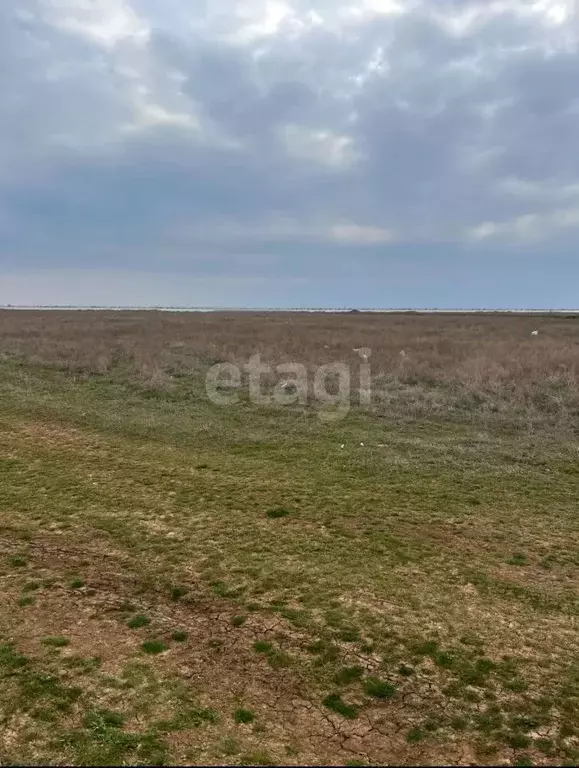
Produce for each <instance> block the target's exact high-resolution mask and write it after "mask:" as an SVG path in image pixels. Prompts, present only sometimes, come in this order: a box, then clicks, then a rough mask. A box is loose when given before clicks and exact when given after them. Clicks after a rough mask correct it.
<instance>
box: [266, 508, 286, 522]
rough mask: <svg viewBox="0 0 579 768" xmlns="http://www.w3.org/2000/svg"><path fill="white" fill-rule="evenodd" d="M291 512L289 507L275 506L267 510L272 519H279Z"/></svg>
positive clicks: (267, 514)
mask: <svg viewBox="0 0 579 768" xmlns="http://www.w3.org/2000/svg"><path fill="white" fill-rule="evenodd" d="M289 514H290V511H289V509H286V508H285V507H274V508H273V509H268V511H267V512H266V516H267V517H269V518H270V520H277V519H278V518H280V517H287V516H288V515H289Z"/></svg>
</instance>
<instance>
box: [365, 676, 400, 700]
mask: <svg viewBox="0 0 579 768" xmlns="http://www.w3.org/2000/svg"><path fill="white" fill-rule="evenodd" d="M364 690H365V691H366V693H367V694H368V696H374V698H376V699H391V698H392V697H393V696H395V694H396V688H395V687H394V686H393V685H392V684H391V683H388V682H386V681H385V680H379V679H378V678H376V677H369V678H367V679H366V680H364Z"/></svg>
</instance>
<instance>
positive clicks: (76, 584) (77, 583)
mask: <svg viewBox="0 0 579 768" xmlns="http://www.w3.org/2000/svg"><path fill="white" fill-rule="evenodd" d="M81 587H84V581H83V580H82V579H71V581H70V588H71V589H80V588H81Z"/></svg>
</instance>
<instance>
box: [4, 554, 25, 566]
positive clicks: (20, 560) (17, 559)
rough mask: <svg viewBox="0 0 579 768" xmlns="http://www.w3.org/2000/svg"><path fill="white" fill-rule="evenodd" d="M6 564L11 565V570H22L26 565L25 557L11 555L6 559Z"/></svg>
mask: <svg viewBox="0 0 579 768" xmlns="http://www.w3.org/2000/svg"><path fill="white" fill-rule="evenodd" d="M8 564H9V565H11V566H12V567H13V568H24V567H25V566H26V564H27V560H26V558H25V557H22V556H21V555H11V556H10V557H9V558H8Z"/></svg>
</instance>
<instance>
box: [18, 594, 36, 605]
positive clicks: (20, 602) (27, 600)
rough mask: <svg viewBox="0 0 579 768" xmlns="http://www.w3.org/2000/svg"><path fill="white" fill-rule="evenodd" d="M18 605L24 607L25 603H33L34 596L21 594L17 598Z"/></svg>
mask: <svg viewBox="0 0 579 768" xmlns="http://www.w3.org/2000/svg"><path fill="white" fill-rule="evenodd" d="M18 605H19V606H20V608H25V607H26V606H27V605H34V598H33V597H31V596H30V595H23V596H22V597H21V598H20V599H19V600H18Z"/></svg>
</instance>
